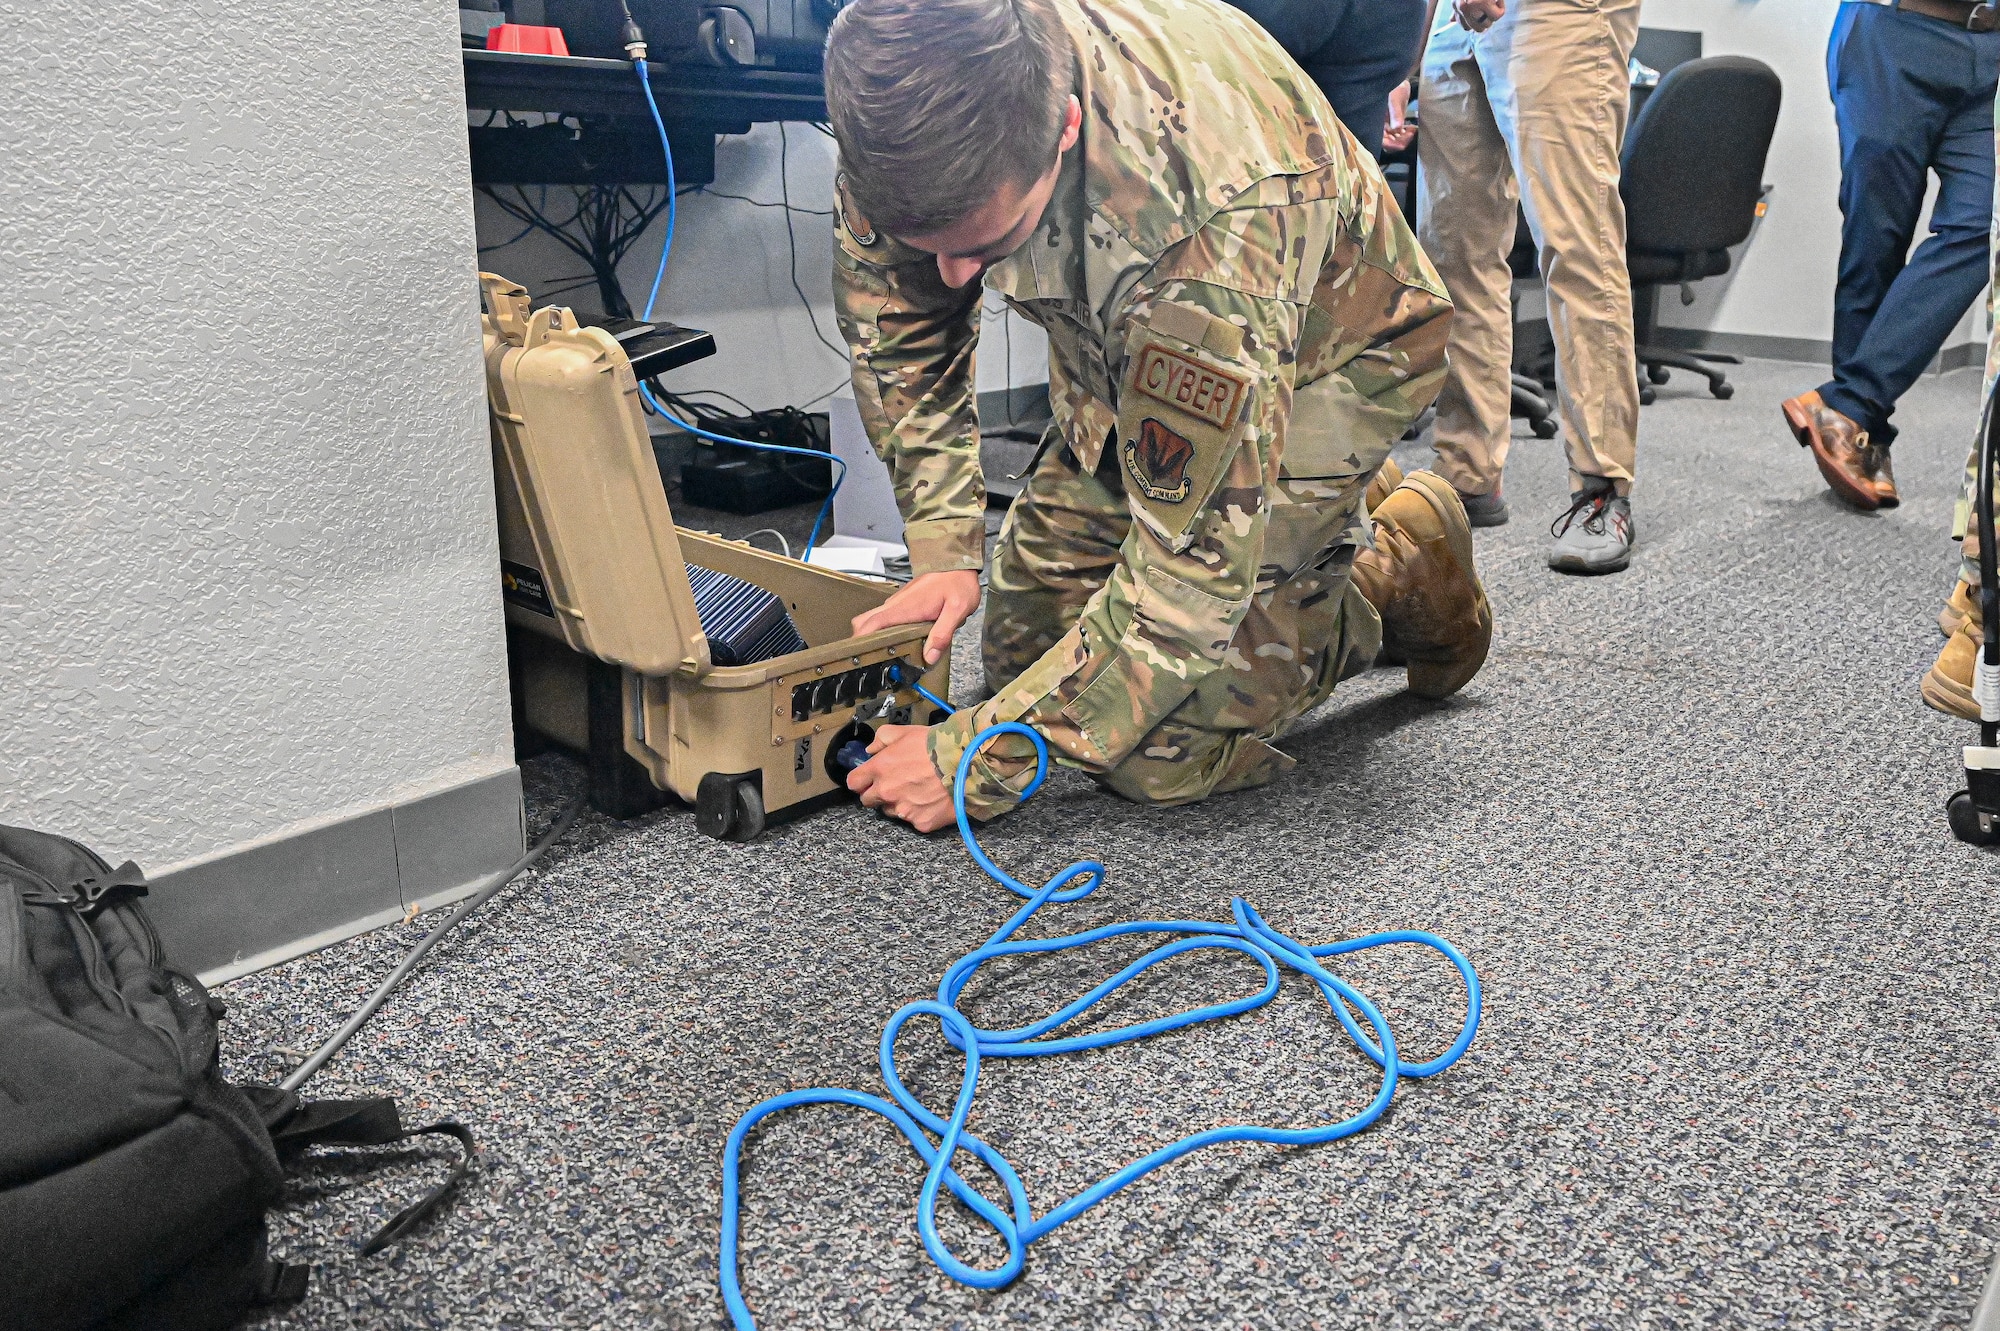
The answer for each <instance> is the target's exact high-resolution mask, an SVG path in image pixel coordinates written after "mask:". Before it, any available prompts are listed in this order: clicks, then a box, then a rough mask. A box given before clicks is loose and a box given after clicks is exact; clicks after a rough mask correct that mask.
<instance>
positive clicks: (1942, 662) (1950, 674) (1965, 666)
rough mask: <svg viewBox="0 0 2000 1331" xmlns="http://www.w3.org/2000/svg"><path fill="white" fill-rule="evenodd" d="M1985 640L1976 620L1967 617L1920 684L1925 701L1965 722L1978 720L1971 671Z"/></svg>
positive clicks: (1977, 662) (1977, 661)
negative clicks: (1973, 698) (1973, 697)
mask: <svg viewBox="0 0 2000 1331" xmlns="http://www.w3.org/2000/svg"><path fill="white" fill-rule="evenodd" d="M1983 641H1985V638H1984V635H1982V634H1981V633H1980V631H1979V621H1978V620H1977V619H1976V618H1975V619H1968V620H1966V621H1965V622H1964V623H1962V624H1960V625H1959V626H1958V631H1957V632H1956V633H1954V634H1952V635H1951V641H1950V642H1947V643H1946V644H1945V645H1944V650H1943V651H1941V652H1939V653H1938V659H1937V662H1936V664H1934V665H1932V666H1931V668H1930V673H1929V674H1927V675H1925V676H1924V682H1923V683H1922V684H1921V685H1920V686H1919V689H1920V691H1921V692H1922V693H1923V695H1924V701H1925V702H1927V703H1929V704H1930V705H1931V706H1933V707H1935V708H1937V709H1938V710H1939V711H1940V712H1943V713H1945V714H1946V715H1948V716H1956V717H1962V718H1963V719H1965V720H1967V721H1977V720H1978V719H1979V704H1978V703H1976V702H1974V701H1973V700H1972V672H1973V667H1974V666H1976V665H1978V664H1979V647H1980V644H1981V643H1982V642H1983Z"/></svg>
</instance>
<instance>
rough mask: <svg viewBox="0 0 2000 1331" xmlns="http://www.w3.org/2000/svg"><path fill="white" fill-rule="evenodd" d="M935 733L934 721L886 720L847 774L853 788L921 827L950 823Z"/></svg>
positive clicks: (952, 815)
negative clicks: (895, 723)
mask: <svg viewBox="0 0 2000 1331" xmlns="http://www.w3.org/2000/svg"><path fill="white" fill-rule="evenodd" d="M884 608H885V609H886V608H887V607H884ZM876 613H877V614H880V613H881V611H877V612H876ZM930 734H931V731H930V727H929V726H883V727H882V728H881V729H880V730H878V731H876V732H875V742H874V743H873V744H870V745H869V746H868V753H869V755H870V756H869V759H868V761H867V762H865V763H863V764H861V766H859V767H857V768H855V769H854V770H853V771H852V772H849V773H848V774H847V788H848V789H849V790H851V791H853V792H854V793H855V794H857V795H859V796H861V802H862V803H863V804H865V805H867V806H868V807H869V808H871V809H880V810H882V811H883V812H884V813H887V814H891V815H893V816H894V817H897V818H901V819H902V820H903V821H904V822H906V823H908V824H909V825H910V826H911V827H914V828H916V829H917V830H918V831H919V832H935V831H937V830H938V829H939V828H940V827H946V826H949V825H950V824H951V822H952V821H953V819H954V818H955V817H956V814H955V813H954V811H953V809H952V807H951V792H950V791H948V790H946V789H945V785H944V782H943V781H941V780H939V779H938V773H937V767H936V766H935V765H934V764H933V763H932V762H931V748H930Z"/></svg>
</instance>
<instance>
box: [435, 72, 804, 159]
mask: <svg viewBox="0 0 2000 1331" xmlns="http://www.w3.org/2000/svg"><path fill="white" fill-rule="evenodd" d="M463 54H464V57H465V105H466V109H467V110H470V111H515V112H542V113H544V114H547V115H551V116H573V117H576V118H577V119H578V120H580V121H581V122H582V123H583V125H584V130H583V133H582V135H581V136H576V135H571V134H569V133H568V132H567V131H559V132H546V127H541V126H537V127H509V128H500V127H487V126H473V127H472V128H471V131H470V138H471V140H472V179H473V181H474V183H476V184H481V185H487V184H548V185H557V184H573V185H612V184H658V183H661V180H662V177H663V175H664V172H663V171H662V169H661V160H660V150H659V139H658V136H657V135H656V134H655V133H654V131H653V125H652V116H651V113H649V112H648V111H647V109H646V99H645V98H644V97H643V96H641V95H640V92H639V81H638V79H636V78H635V77H634V76H633V73H632V66H631V64H630V63H629V62H627V61H624V60H595V59H590V58H588V57H584V56H549V55H521V54H518V53H516V52H511V51H481V50H467V51H465V52H464V53H463ZM646 74H647V80H648V82H650V83H651V84H652V88H653V97H654V99H655V100H656V101H658V102H659V105H660V118H661V119H662V120H664V121H665V122H666V125H667V137H668V139H669V140H670V141H671V142H672V143H673V147H674V164H675V166H676V167H677V168H679V169H680V179H681V183H682V184H685V185H704V184H707V183H709V182H710V181H712V180H714V179H715V136H716V135H718V134H741V133H744V132H746V131H747V130H748V129H749V128H750V126H751V125H752V124H754V123H756V122H759V121H774V120H810V121H823V120H825V119H826V92H825V89H824V87H823V85H822V84H821V81H820V77H819V75H817V74H801V73H793V72H790V71H786V70H776V69H711V68H707V67H699V66H688V65H679V64H660V65H648V66H647V67H646Z"/></svg>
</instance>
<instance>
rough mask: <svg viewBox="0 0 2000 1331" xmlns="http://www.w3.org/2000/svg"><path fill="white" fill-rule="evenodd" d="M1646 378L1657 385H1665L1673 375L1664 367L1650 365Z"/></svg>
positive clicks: (1647, 368)
mask: <svg viewBox="0 0 2000 1331" xmlns="http://www.w3.org/2000/svg"><path fill="white" fill-rule="evenodd" d="M1646 377H1647V378H1648V379H1651V380H1652V381H1653V382H1654V383H1656V384H1663V383H1665V382H1666V381H1667V380H1669V379H1671V378H1673V374H1672V373H1671V372H1670V371H1669V370H1668V369H1667V367H1666V366H1664V365H1648V366H1647V367H1646Z"/></svg>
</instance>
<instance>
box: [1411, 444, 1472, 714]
mask: <svg viewBox="0 0 2000 1331" xmlns="http://www.w3.org/2000/svg"><path fill="white" fill-rule="evenodd" d="M1403 484H1405V485H1415V486H1416V487H1417V489H1419V490H1421V491H1422V492H1423V496H1424V498H1425V499H1427V500H1429V501H1430V505H1431V507H1432V508H1433V509H1435V510H1437V515H1438V520H1439V521H1440V522H1442V523H1443V524H1444V531H1445V541H1446V543H1447V544H1448V545H1449V546H1450V547H1451V557H1452V559H1453V560H1455V561H1456V562H1457V564H1458V566H1459V567H1460V568H1462V569H1464V570H1465V575H1466V576H1467V577H1469V578H1471V579H1472V590H1473V595H1474V596H1475V598H1476V600H1475V601H1474V605H1475V606H1476V607H1477V608H1476V610H1475V612H1474V613H1475V614H1476V615H1477V616H1478V625H1479V639H1478V641H1479V645H1478V648H1477V650H1476V651H1475V652H1473V653H1472V654H1471V655H1469V656H1467V657H1466V658H1465V659H1463V660H1460V661H1455V662H1453V663H1452V664H1451V665H1449V666H1445V665H1443V664H1441V663H1434V662H1426V661H1415V662H1411V663H1410V664H1409V665H1408V666H1407V667H1405V669H1406V671H1407V672H1408V678H1409V684H1410V692H1412V693H1414V694H1416V695H1417V696H1418V697H1420V698H1433V699H1436V698H1449V697H1450V696H1451V695H1452V694H1454V693H1457V692H1458V691H1459V690H1460V689H1462V688H1464V687H1465V686H1466V685H1467V684H1469V683H1471V682H1472V677H1473V676H1474V675H1477V674H1478V673H1479V670H1480V667H1482V666H1484V665H1485V664H1486V654H1487V653H1488V652H1489V651H1491V650H1492V648H1493V606H1492V603H1491V602H1489V601H1488V600H1487V599H1486V584H1485V583H1483V582H1481V581H1480V580H1479V570H1478V569H1477V568H1476V567H1474V565H1473V562H1472V522H1471V519H1470V518H1469V517H1468V516H1467V515H1466V512H1465V501H1463V500H1462V499H1460V498H1459V497H1458V491H1457V490H1455V489H1453V488H1452V484H1451V482H1450V481H1447V480H1446V479H1445V478H1444V477H1442V476H1440V475H1438V474H1437V473H1436V472H1432V471H1413V472H1411V473H1410V474H1409V475H1407V476H1405V477H1403Z"/></svg>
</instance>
